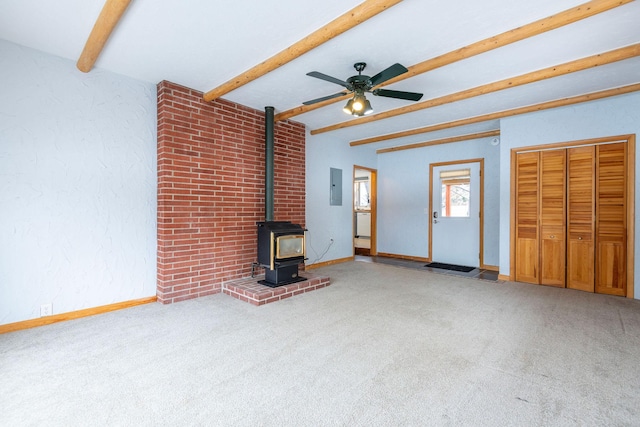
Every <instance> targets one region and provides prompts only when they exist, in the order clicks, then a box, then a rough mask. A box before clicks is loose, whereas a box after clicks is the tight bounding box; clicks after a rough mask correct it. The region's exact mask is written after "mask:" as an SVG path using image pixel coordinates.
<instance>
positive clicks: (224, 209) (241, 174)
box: [157, 81, 305, 303]
mask: <svg viewBox="0 0 640 427" xmlns="http://www.w3.org/2000/svg"><path fill="white" fill-rule="evenodd" d="M274 133H275V146H274V170H275V173H274V195H275V197H274V220H278V221H292V222H294V223H296V224H301V225H302V226H303V227H304V217H305V129H304V125H302V124H300V123H296V122H292V121H284V122H278V123H276V125H275V132H274ZM264 162H265V160H264V111H260V110H254V109H251V108H247V107H244V106H242V105H238V104H234V103H232V102H228V101H225V100H217V101H215V102H212V103H207V102H204V101H203V99H202V93H201V92H198V91H195V90H192V89H188V88H185V87H183V86H179V85H176V84H173V83H170V82H166V81H163V82H161V83H160V84H158V290H157V295H158V300H159V301H160V302H162V303H171V302H177V301H182V300H185V299H190V298H196V297H199V296H204V295H209V294H213V293H217V292H220V291H221V286H222V283H223V282H225V281H227V280H231V279H237V278H241V277H246V276H248V275H250V273H251V265H252V263H254V262H256V260H257V254H256V236H257V229H256V222H258V221H264V217H265V213H264V169H265V165H264Z"/></svg>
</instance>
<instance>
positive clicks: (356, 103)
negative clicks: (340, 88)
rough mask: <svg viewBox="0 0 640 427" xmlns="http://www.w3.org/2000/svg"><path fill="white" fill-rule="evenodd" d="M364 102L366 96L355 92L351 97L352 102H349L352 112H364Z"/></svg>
mask: <svg viewBox="0 0 640 427" xmlns="http://www.w3.org/2000/svg"><path fill="white" fill-rule="evenodd" d="M366 102H367V98H365V97H364V94H362V93H357V94H356V95H355V96H354V97H353V104H351V107H352V109H353V112H354V113H360V112H364V109H365V106H366Z"/></svg>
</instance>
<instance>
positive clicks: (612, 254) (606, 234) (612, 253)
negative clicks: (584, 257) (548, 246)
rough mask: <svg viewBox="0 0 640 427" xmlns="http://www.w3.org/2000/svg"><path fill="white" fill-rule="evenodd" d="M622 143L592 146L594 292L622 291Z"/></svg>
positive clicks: (624, 244)
mask: <svg viewBox="0 0 640 427" xmlns="http://www.w3.org/2000/svg"><path fill="white" fill-rule="evenodd" d="M626 148H627V146H626V144H625V143H616V144H605V145H599V146H597V147H596V153H597V157H596V174H597V180H596V292H598V293H604V294H610V295H622V296H624V295H626V285H627V284H626V252H627V251H626V247H627V242H626V228H627V215H626V210H627V200H626V187H627V182H626V170H627V167H626V166H627V165H626V158H627V155H626Z"/></svg>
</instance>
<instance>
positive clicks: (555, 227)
mask: <svg viewBox="0 0 640 427" xmlns="http://www.w3.org/2000/svg"><path fill="white" fill-rule="evenodd" d="M565 180H566V150H552V151H542V152H540V284H542V285H551V286H558V287H562V288H564V287H565V235H566V231H567V230H566V210H565V205H566V193H567V191H566V186H565Z"/></svg>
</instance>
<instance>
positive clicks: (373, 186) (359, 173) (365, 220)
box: [353, 166, 378, 256]
mask: <svg viewBox="0 0 640 427" xmlns="http://www.w3.org/2000/svg"><path fill="white" fill-rule="evenodd" d="M376 193H377V171H376V170H375V169H371V168H366V167H363V166H354V167H353V252H354V255H370V256H375V255H377V253H378V251H377V248H376V217H377V215H376V213H377V212H376V210H377V196H376Z"/></svg>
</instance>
